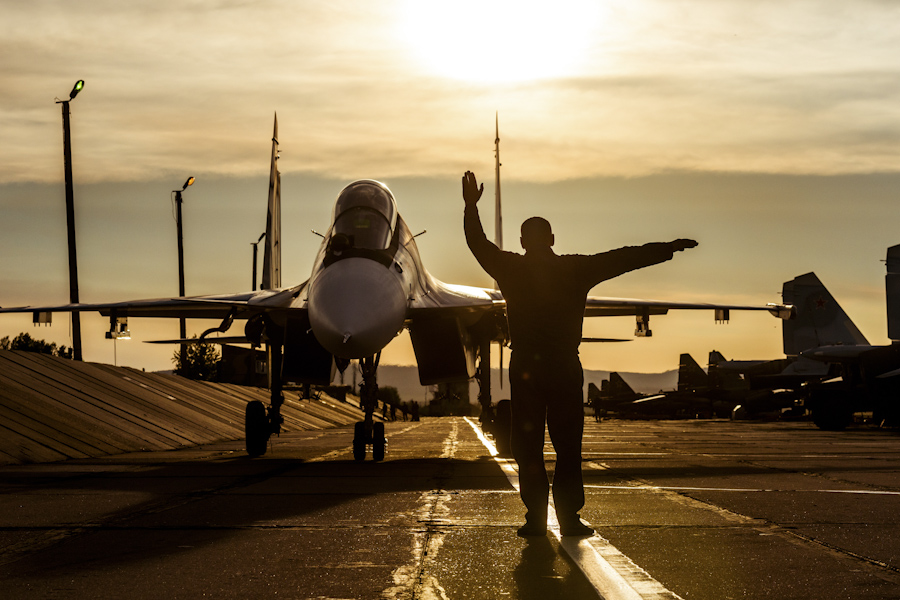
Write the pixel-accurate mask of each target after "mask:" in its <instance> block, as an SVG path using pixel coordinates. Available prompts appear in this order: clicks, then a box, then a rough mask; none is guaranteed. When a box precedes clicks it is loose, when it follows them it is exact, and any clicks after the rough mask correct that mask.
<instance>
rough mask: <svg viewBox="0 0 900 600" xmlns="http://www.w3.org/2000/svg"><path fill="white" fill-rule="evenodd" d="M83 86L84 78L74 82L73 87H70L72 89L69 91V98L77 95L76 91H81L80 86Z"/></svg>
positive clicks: (71, 98)
mask: <svg viewBox="0 0 900 600" xmlns="http://www.w3.org/2000/svg"><path fill="white" fill-rule="evenodd" d="M83 87H84V79H79V80H78V81H76V82H75V87H73V88H72V91H71V92H69V100H74V99H75V96H77V95H78V92H80V91H81V88H83Z"/></svg>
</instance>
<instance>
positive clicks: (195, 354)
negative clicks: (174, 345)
mask: <svg viewBox="0 0 900 600" xmlns="http://www.w3.org/2000/svg"><path fill="white" fill-rule="evenodd" d="M194 337H195V338H196V337H197V336H196V335H195V336H194ZM184 347H185V349H186V350H185V356H184V360H182V356H181V350H180V349H179V350H176V351H175V354H174V356H173V357H172V362H174V363H175V372H176V373H177V374H178V375H181V376H182V377H187V378H188V379H200V380H203V381H215V379H216V377H217V376H218V374H219V360H220V358H221V357H220V355H219V351H218V350H216V348H215V346H214V345H213V344H209V343H206V342H200V343H195V344H187V345H186V346H184Z"/></svg>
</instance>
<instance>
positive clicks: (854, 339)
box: [782, 273, 869, 356]
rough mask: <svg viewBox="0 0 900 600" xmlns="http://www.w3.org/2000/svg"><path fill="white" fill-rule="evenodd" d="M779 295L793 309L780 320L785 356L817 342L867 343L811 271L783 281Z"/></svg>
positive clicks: (814, 345)
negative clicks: (788, 317) (793, 312)
mask: <svg viewBox="0 0 900 600" xmlns="http://www.w3.org/2000/svg"><path fill="white" fill-rule="evenodd" d="M782 296H783V300H784V302H785V303H787V304H793V305H794V308H795V309H796V311H797V312H796V316H795V317H794V318H793V319H788V320H786V321H783V322H782V335H783V339H784V353H785V355H786V356H798V355H799V354H800V353H801V352H802V351H804V350H809V349H810V348H818V347H819V346H833V345H839V344H845V345H857V344H861V345H868V343H869V342H868V341H866V338H865V336H864V335H863V334H862V332H860V330H859V328H857V327H856V325H854V323H853V321H852V320H850V317H849V316H847V313H845V312H844V309H843V308H841V305H840V304H838V303H837V300H835V299H834V296H832V295H831V293H829V291H828V290H827V289H826V288H825V286H824V285H823V284H822V282H821V281H819V278H818V277H816V274H815V273H806V274H805V275H800V276H799V277H795V278H794V279H792V280H791V281H786V282H785V283H784V286H783V288H782Z"/></svg>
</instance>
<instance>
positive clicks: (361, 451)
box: [353, 421, 366, 461]
mask: <svg viewBox="0 0 900 600" xmlns="http://www.w3.org/2000/svg"><path fill="white" fill-rule="evenodd" d="M353 459H354V460H356V461H363V460H366V424H365V423H364V422H363V421H357V422H356V425H354V426H353Z"/></svg>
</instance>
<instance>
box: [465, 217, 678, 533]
mask: <svg viewBox="0 0 900 600" xmlns="http://www.w3.org/2000/svg"><path fill="white" fill-rule="evenodd" d="M464 227H465V233H466V241H467V243H468V245H469V249H470V250H471V251H472V254H473V255H474V256H475V258H476V259H477V260H478V262H479V264H480V265H481V266H482V268H483V269H484V270H485V271H487V273H488V274H489V275H490V276H491V277H493V278H494V280H495V281H496V282H497V284H498V286H499V287H500V291H501V292H502V293H503V297H504V299H505V300H506V312H507V320H508V323H509V335H510V342H511V347H512V356H511V357H510V365H509V378H510V396H511V398H510V401H511V408H512V431H511V432H510V433H511V445H512V451H513V457H514V458H515V460H516V463H517V464H518V465H519V484H520V493H521V496H522V501H523V503H524V504H525V507H526V509H527V511H528V513H527V515H526V521H527V524H529V525H532V526H536V527H545V526H546V522H547V521H546V519H547V500H548V495H549V491H550V484H549V481H548V478H547V471H546V468H545V466H544V454H543V447H544V426H545V423H546V426H547V429H548V431H549V433H550V441H551V442H552V443H553V448H554V449H555V450H556V454H557V461H556V470H555V475H554V480H553V499H554V503H555V505H556V512H557V516H558V518H559V521H560V524H561V525H562V526H565V524H566V523H572V522H573V521H578V511H580V510H581V508H582V507H583V506H584V485H583V481H582V475H581V441H582V434H583V431H584V400H583V389H582V386H583V384H584V372H583V370H582V367H581V361H580V359H579V357H578V346H579V344H580V343H581V337H582V325H583V321H584V310H585V301H586V299H587V295H588V292H589V291H590V290H591V288H593V287H594V286H595V285H597V284H598V283H600V282H602V281H606V280H607V279H611V278H613V277H616V276H617V275H621V274H622V273H626V272H628V271H633V270H635V269H640V268H642V267H646V266H650V265H654V264H658V263H661V262H665V261H667V260H670V259H671V258H672V250H673V249H672V246H671V244H669V243H651V244H645V245H643V246H634V247H631V246H629V247H625V248H619V249H617V250H611V251H609V252H603V253H600V254H593V255H580V254H570V255H557V254H555V253H554V252H553V250H552V249H551V248H550V246H546V247H540V248H537V249H530V250H528V251H526V252H525V254H517V253H514V252H504V251H502V250H500V249H499V248H498V247H497V246H496V245H494V244H492V243H491V242H490V241H489V240H488V239H487V236H485V234H484V229H483V228H482V225H481V219H480V218H479V216H478V208H477V206H476V205H474V204H472V205H467V206H466V210H465V217H464Z"/></svg>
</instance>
